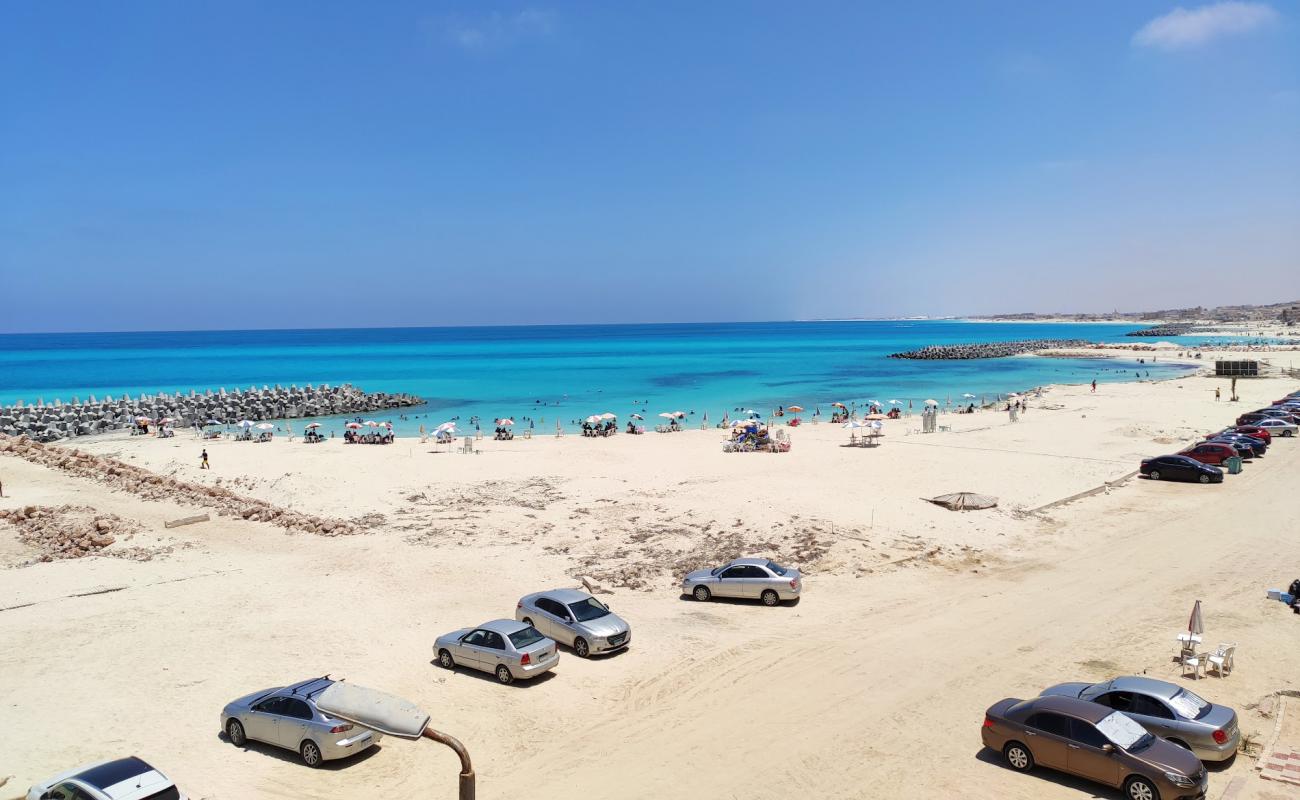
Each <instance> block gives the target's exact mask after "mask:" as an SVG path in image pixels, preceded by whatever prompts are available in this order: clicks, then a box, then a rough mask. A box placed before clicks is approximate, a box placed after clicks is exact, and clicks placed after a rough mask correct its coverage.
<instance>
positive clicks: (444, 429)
mask: <svg viewBox="0 0 1300 800" xmlns="http://www.w3.org/2000/svg"><path fill="white" fill-rule="evenodd" d="M433 432H434V433H455V432H456V423H454V422H444V423H442V424H441V425H439V426H438V427H436V428H434V429H433Z"/></svg>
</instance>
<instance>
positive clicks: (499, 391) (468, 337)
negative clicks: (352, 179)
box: [0, 320, 1191, 433]
mask: <svg viewBox="0 0 1300 800" xmlns="http://www.w3.org/2000/svg"><path fill="white" fill-rule="evenodd" d="M1136 327H1138V326H1132V325H1070V324H1044V323H999V324H981V323H970V322H956V321H934V320H926V321H872V322H767V323H717V324H681V325H573V326H542V327H479V328H391V329H336V330H290V331H201V332H200V331H196V332H182V333H105V334H10V335H0V403H3V404H9V403H13V402H14V401H16V400H20V399H21V400H23V401H24V402H35V401H37V400H38V399H42V398H43V399H44V400H45V401H46V402H52V401H53V400H54V399H55V398H56V397H57V398H60V399H62V400H64V401H68V400H71V399H72V398H73V397H74V396H77V397H80V398H81V399H83V400H84V399H86V398H87V397H88V396H89V395H92V394H94V395H97V396H98V397H101V398H102V397H103V396H104V395H107V394H111V395H115V396H116V395H121V394H123V393H129V394H131V395H132V396H135V395H138V394H141V393H148V394H152V393H157V392H160V391H163V392H176V391H188V390H190V389H196V390H200V391H201V390H204V389H217V388H220V387H226V388H227V389H233V388H235V387H236V386H242V387H244V388H247V387H249V386H250V385H257V386H259V387H260V386H261V385H263V384H269V385H274V384H276V383H279V384H282V385H285V386H288V385H289V384H292V383H296V384H298V385H300V386H301V385H305V384H307V383H316V384H320V383H331V384H337V383H344V382H350V383H353V384H355V385H357V386H360V387H362V388H364V389H366V390H367V391H387V392H398V391H403V392H411V393H414V394H418V395H420V396H422V397H424V398H426V399H427V400H428V403H427V405H426V406H423V407H420V408H415V409H411V410H409V411H407V412H404V414H405V415H406V416H407V417H408V419H407V420H402V419H401V415H400V414H397V413H394V414H391V415H382V416H383V418H391V419H392V420H393V421H394V423H395V425H396V426H397V427H398V429H399V430H400V431H402V432H408V433H409V432H414V431H415V430H416V428H417V427H418V425H419V424H421V423H427V422H442V421H444V420H448V419H457V418H458V419H460V420H461V421H462V430H463V429H464V427H465V424H466V422H467V421H468V420H469V418H470V417H472V416H474V415H477V416H479V417H481V418H482V419H484V420H487V421H488V427H490V421H491V420H492V419H494V418H496V417H503V416H511V417H514V418H515V420H516V421H517V422H518V423H519V424H518V425H517V426H516V430H519V429H521V427H527V426H528V424H529V422H528V421H529V420H530V419H531V420H532V421H533V423H534V424H535V425H536V426H537V427H538V428H545V429H546V430H553V429H554V426H555V422H556V420H557V419H558V420H560V421H561V422H563V423H564V424H565V425H566V426H571V425H572V424H573V423H574V422H575V421H577V420H580V419H581V418H582V417H585V416H587V415H589V414H599V413H602V412H606V411H608V412H612V413H614V414H617V415H618V417H619V419H620V422H625V421H626V419H627V415H628V414H630V413H632V412H636V413H641V414H643V415H644V416H645V417H646V419H647V423H653V422H654V421H657V417H656V415H657V414H658V413H660V412H663V411H676V410H682V411H686V412H690V413H692V414H693V417H692V419H691V421H692V422H698V421H700V420H701V418H702V417H703V415H704V414H706V413H707V414H708V416H709V419H710V420H713V421H716V420H718V419H720V418H721V417H722V414H723V413H724V412H731V413H732V414H733V415H734V413H735V410H736V409H749V408H754V409H758V410H760V411H763V412H766V411H768V410H770V409H772V408H775V407H776V406H778V405H786V406H788V405H792V404H798V405H802V406H805V407H806V408H807V409H808V413H811V412H812V410H813V409H814V408H816V407H820V408H821V409H822V412H823V413H826V412H827V411H828V404H830V403H831V402H834V401H840V402H844V403H851V402H857V403H859V404H861V403H863V402H865V401H868V400H879V401H882V402H883V401H887V400H890V399H899V400H903V401H904V404H905V405H904V407H906V403H907V402H909V401H910V402H911V403H912V404H914V405H915V406H916V407H918V408H919V407H920V406H921V403H922V402H923V401H924V400H925V399H927V398H934V399H937V400H939V401H940V402H941V403H942V402H945V401H946V400H948V399H949V398H951V399H952V402H953V403H954V405H955V404H958V403H962V402H964V398H962V395H963V394H965V393H970V394H974V395H976V402H978V400H979V398H981V397H988V398H989V399H990V400H991V399H993V397H994V396H995V395H997V394H1005V393H1007V392H1012V391H1019V390H1023V389H1027V388H1030V387H1033V386H1040V385H1043V384H1047V383H1086V382H1089V381H1091V380H1093V379H1096V380H1097V381H1098V382H1103V383H1104V382H1108V381H1123V380H1134V379H1135V378H1136V377H1137V376H1136V375H1135V370H1140V371H1141V372H1142V376H1143V377H1146V376H1147V375H1146V373H1147V372H1148V371H1149V373H1150V377H1151V378H1153V379H1154V378H1157V377H1169V376H1171V375H1176V374H1178V373H1179V372H1181V371H1182V370H1183V369H1184V368H1182V367H1179V366H1176V365H1174V364H1164V363H1159V362H1157V363H1154V364H1152V363H1149V362H1150V359H1149V358H1148V359H1147V361H1148V363H1146V364H1138V363H1137V361H1136V358H1135V359H1133V360H1132V361H1128V360H1124V361H1096V360H1082V359H1043V358H1003V359H981V360H975V361H947V362H940V361H904V360H897V359H889V358H886V356H887V355H888V354H889V353H892V352H897V351H900V350H910V349H914V348H917V347H921V346H923V345H927V344H946V343H961V342H984V341H1000V340H1013V339H1038V338H1053V339H1061V338H1080V339H1088V340H1091V341H1127V342H1133V341H1134V339H1131V338H1129V339H1126V338H1125V337H1124V333H1126V332H1128V331H1131V330H1134V329H1135V328H1136ZM1175 341H1178V340H1175ZM1188 341H1191V340H1190V339H1189V340H1188Z"/></svg>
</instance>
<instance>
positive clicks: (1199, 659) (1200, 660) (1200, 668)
mask: <svg viewBox="0 0 1300 800" xmlns="http://www.w3.org/2000/svg"><path fill="white" fill-rule="evenodd" d="M1207 659H1208V657H1207V656H1206V655H1205V654H1204V653H1194V652H1192V651H1190V650H1187V651H1184V652H1183V654H1182V655H1181V656H1179V658H1178V661H1179V663H1180V664H1181V665H1182V668H1183V677H1184V678H1186V677H1187V669H1188V668H1189V667H1190V668H1191V670H1192V677H1193V678H1199V677H1201V676H1202V675H1204V674H1205V665H1206V662H1207Z"/></svg>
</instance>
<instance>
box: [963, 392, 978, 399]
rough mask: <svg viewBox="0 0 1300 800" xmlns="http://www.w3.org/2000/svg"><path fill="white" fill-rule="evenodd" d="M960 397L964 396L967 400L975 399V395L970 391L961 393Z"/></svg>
mask: <svg viewBox="0 0 1300 800" xmlns="http://www.w3.org/2000/svg"><path fill="white" fill-rule="evenodd" d="M962 397H964V398H966V399H967V400H974V399H975V395H973V394H971V393H970V392H967V393H966V394H964V395H962Z"/></svg>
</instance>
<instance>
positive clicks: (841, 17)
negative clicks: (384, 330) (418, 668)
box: [0, 0, 1300, 332]
mask: <svg viewBox="0 0 1300 800" xmlns="http://www.w3.org/2000/svg"><path fill="white" fill-rule="evenodd" d="M0 285H3V287H4V290H3V297H4V308H5V311H4V313H3V314H0V331H4V332H35V331H100V330H180V329H211V328H285V327H369V326H407V325H477V324H516V323H518V324H532V323H540V324H545V323H591V322H656V321H662V322H675V321H720V320H777V319H805V318H840V317H882V316H909V315H936V316H938V315H960V314H982V313H998V312H1015V311H1042V312H1052V311H1067V312H1073V311H1093V312H1097V311H1109V310H1112V309H1120V310H1141V309H1151V308H1172V307H1180V306H1195V305H1207V306H1209V305H1219V304H1230V303H1271V302H1280V301H1284V300H1295V299H1300V0H1270V2H1267V3H1265V2H1219V3H1210V4H1196V3H1195V2H1193V3H1191V4H1189V5H1186V6H1178V5H1175V4H1173V3H1170V2H1152V1H1149V0H1114V1H1109V0H1098V1H1097V2H1088V3H1043V2H1038V1H1037V0H1025V2H1005V1H1001V0H988V1H987V2H964V1H958V0H952V1H951V2H927V3H897V2H877V3H868V2H842V3H841V2H824V3H816V2H814V3H789V2H764V1H763V0H755V1H754V2H710V3H698V2H668V1H665V2H654V3H639V4H631V3H603V2H591V3H540V4H532V3H498V4H494V3H491V2H460V3H438V2H402V0H392V1H391V2H384V3H345V2H334V1H331V0H326V1H325V2H320V1H313V2H294V1H293V0H278V2H275V3H261V2H241V1H240V0H226V1H225V2H221V3H175V2H148V1H147V0H137V2H132V3H91V2H81V3H40V2H9V3H3V4H0Z"/></svg>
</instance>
